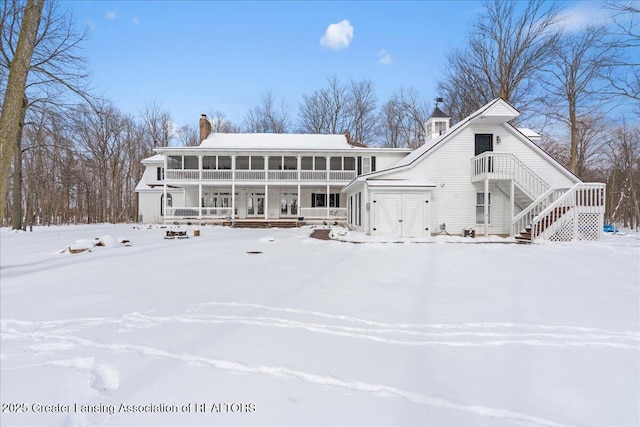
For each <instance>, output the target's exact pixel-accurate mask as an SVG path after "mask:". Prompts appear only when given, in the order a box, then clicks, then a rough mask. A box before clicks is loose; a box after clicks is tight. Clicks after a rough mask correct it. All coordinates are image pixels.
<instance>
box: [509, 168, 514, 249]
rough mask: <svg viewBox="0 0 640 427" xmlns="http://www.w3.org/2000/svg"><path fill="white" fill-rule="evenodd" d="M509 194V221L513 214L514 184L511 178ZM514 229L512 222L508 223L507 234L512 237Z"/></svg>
mask: <svg viewBox="0 0 640 427" xmlns="http://www.w3.org/2000/svg"><path fill="white" fill-rule="evenodd" d="M509 191H510V194H509V196H510V197H511V221H513V217H514V216H515V215H514V214H515V204H516V201H515V184H514V181H513V178H512V179H511V188H510V189H509ZM514 233H515V231H514V229H513V224H512V223H509V236H511V237H513V236H514Z"/></svg>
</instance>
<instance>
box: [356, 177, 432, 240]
mask: <svg viewBox="0 0 640 427" xmlns="http://www.w3.org/2000/svg"><path fill="white" fill-rule="evenodd" d="M367 187H368V190H369V191H368V195H369V206H370V209H369V211H370V212H369V214H370V216H369V220H370V223H369V226H370V234H371V235H373V236H383V237H423V236H429V235H431V230H430V224H431V190H432V188H434V187H435V185H432V184H413V185H408V184H407V183H406V182H404V181H401V182H389V181H387V180H385V181H375V180H370V181H367Z"/></svg>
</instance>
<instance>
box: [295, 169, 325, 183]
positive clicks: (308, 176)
mask: <svg viewBox="0 0 640 427" xmlns="http://www.w3.org/2000/svg"><path fill="white" fill-rule="evenodd" d="M300 180H301V181H326V180H327V171H300Z"/></svg>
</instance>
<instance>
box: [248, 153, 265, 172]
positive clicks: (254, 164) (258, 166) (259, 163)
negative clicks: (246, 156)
mask: <svg viewBox="0 0 640 427" xmlns="http://www.w3.org/2000/svg"><path fill="white" fill-rule="evenodd" d="M263 169H264V157H262V156H251V170H263Z"/></svg>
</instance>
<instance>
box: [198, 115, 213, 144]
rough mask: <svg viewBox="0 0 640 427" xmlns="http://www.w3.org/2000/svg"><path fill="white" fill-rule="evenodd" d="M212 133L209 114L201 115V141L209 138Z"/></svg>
mask: <svg viewBox="0 0 640 427" xmlns="http://www.w3.org/2000/svg"><path fill="white" fill-rule="evenodd" d="M210 133H211V122H210V121H209V120H208V119H207V115H206V114H203V115H201V116H200V142H202V141H204V140H205V139H207V137H208V136H209V134H210Z"/></svg>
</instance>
